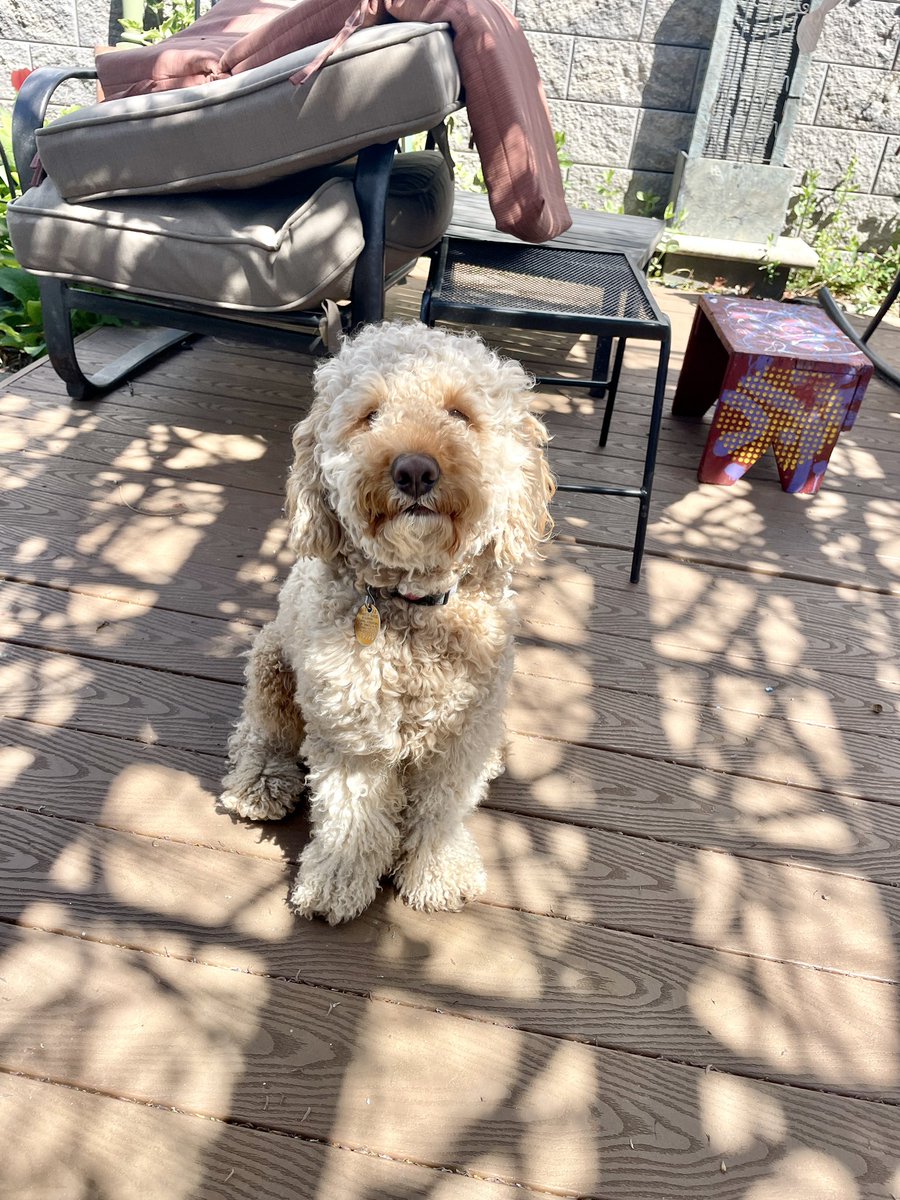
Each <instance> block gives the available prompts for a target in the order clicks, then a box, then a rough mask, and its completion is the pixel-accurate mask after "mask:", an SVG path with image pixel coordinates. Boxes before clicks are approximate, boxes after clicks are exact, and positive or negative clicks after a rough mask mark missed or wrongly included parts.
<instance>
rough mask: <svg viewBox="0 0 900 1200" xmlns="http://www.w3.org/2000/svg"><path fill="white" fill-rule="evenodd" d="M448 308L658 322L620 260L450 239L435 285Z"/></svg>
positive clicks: (579, 252) (617, 256)
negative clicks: (442, 268)
mask: <svg viewBox="0 0 900 1200" xmlns="http://www.w3.org/2000/svg"><path fill="white" fill-rule="evenodd" d="M440 304H441V305H446V306H447V307H448V308H453V307H459V308H462V309H478V308H482V309H487V310H503V311H508V312H513V313H522V314H535V313H543V314H550V313H555V314H558V315H560V316H566V315H572V316H581V317H588V318H603V317H606V318H619V319H626V320H633V321H650V322H658V321H659V320H660V317H659V314H658V313H657V312H656V311H655V309H654V306H653V304H652V303H651V301H650V299H649V298H648V296H647V295H646V293H645V291H644V290H643V288H642V287H641V285H640V282H639V281H638V279H637V276H636V274H635V271H634V268H633V267H632V265H631V263H630V262H629V261H628V259H627V257H626V256H625V255H624V254H618V253H609V252H597V251H590V250H566V251H565V252H561V251H560V250H558V249H555V248H551V247H549V246H522V245H516V246H511V245H507V244H501V243H482V244H479V243H474V242H471V241H459V240H456V239H452V238H451V239H450V244H449V247H448V250H447V258H446V264H445V267H444V273H443V278H442V280H441V283H440Z"/></svg>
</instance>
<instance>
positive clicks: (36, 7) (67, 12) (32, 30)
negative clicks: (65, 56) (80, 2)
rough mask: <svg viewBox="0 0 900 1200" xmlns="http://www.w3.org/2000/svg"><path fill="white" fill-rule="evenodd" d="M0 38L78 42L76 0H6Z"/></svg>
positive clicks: (1, 12)
mask: <svg viewBox="0 0 900 1200" xmlns="http://www.w3.org/2000/svg"><path fill="white" fill-rule="evenodd" d="M0 39H4V40H11V41H29V42H54V43H55V44H57V45H59V44H60V43H62V44H65V43H69V44H70V45H74V44H75V6H74V3H73V0H40V3H35V0H3V3H2V5H0Z"/></svg>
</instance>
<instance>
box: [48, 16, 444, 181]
mask: <svg viewBox="0 0 900 1200" xmlns="http://www.w3.org/2000/svg"><path fill="white" fill-rule="evenodd" d="M319 49H320V47H319V46H312V47H309V48H307V49H305V50H300V51H297V52H296V53H294V54H289V55H286V56H285V57H283V58H279V59H277V60H276V61H275V62H271V63H267V64H266V65H264V66H261V67H256V68H254V69H253V70H250V71H246V72H243V73H242V74H239V75H236V76H234V77H233V78H230V79H223V80H220V81H218V82H215V83H211V84H206V85H203V86H198V87H189V88H182V89H179V90H176V91H166V92H157V93H154V94H151V95H147V96H131V97H127V98H126V99H123V100H113V101H109V102H107V103H104V104H97V105H92V106H90V107H88V108H82V109H80V110H79V111H78V112H76V113H72V114H70V115H69V116H66V117H61V118H60V119H59V120H57V121H54V122H53V124H52V125H48V126H47V127H46V128H45V129H42V130H40V131H39V133H38V135H37V137H38V151H39V154H40V157H41V162H42V163H43V166H44V169H45V170H46V172H47V174H48V175H49V176H50V178H51V179H52V180H53V182H54V183H55V185H56V188H57V191H58V192H59V194H60V195H61V196H64V197H65V198H66V199H67V200H73V201H83V200H92V199H101V198H105V197H110V196H126V195H140V194H143V193H151V192H163V191H166V192H187V191H202V190H205V189H208V188H210V187H220V188H247V187H253V186H256V185H257V184H260V183H265V182H267V181H268V180H273V179H278V178H281V177H282V176H284V175H288V174H293V173H295V172H297V171H299V170H306V169H308V168H310V167H316V166H320V165H322V164H325V163H333V162H337V161H339V160H340V159H343V158H347V157H348V156H349V155H351V154H354V153H356V151H357V150H360V149H361V148H362V147H364V146H368V145H371V144H373V143H375V142H386V141H391V140H392V139H393V138H396V137H400V136H403V135H404V134H408V133H415V132H419V131H422V130H425V129H430V128H431V127H433V126H434V125H436V124H438V123H439V122H440V121H441V120H443V118H444V117H446V116H447V115H448V114H449V113H451V112H453V111H454V110H455V109H457V108H459V107H460V103H459V92H460V83H459V72H458V70H457V66H456V59H455V57H454V55H453V46H452V42H451V39H450V35H449V33H448V32H447V27H446V25H429V24H422V23H404V24H392V25H379V26H375V27H373V28H371V29H363V30H360V31H359V32H358V33H356V34H354V36H353V37H351V38H350V39H349V41H348V42H347V44H346V45H345V46H344V47H343V48H342V49H341V50H340V51H338V52H336V53H335V54H334V55H333V56H332V57H331V58H330V59H329V61H328V62H327V63H326V64H325V66H324V67H323V68H322V69H321V71H320V72H319V73H318V75H317V76H315V78H314V79H313V80H312V81H311V82H310V83H309V84H308V85H306V86H304V87H295V86H294V84H292V83H291V82H290V76H291V75H293V74H294V73H295V72H296V71H298V70H299V69H300V68H301V67H302V66H304V65H305V64H306V63H308V62H311V61H312V60H313V59H314V58H315V56H316V54H317V53H318V51H319Z"/></svg>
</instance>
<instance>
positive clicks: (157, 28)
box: [119, 0, 194, 46]
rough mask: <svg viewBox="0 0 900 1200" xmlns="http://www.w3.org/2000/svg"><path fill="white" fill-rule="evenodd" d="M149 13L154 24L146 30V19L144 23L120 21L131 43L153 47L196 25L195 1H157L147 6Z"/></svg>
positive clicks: (127, 20)
mask: <svg viewBox="0 0 900 1200" xmlns="http://www.w3.org/2000/svg"><path fill="white" fill-rule="evenodd" d="M147 11H148V12H149V13H150V17H151V21H152V24H151V25H150V27H149V28H146V29H145V28H144V26H145V24H146V18H145V19H144V21H134V20H129V19H128V18H127V17H121V18H120V19H119V24H120V25H121V26H122V30H123V32H124V33H126V34H129V35H130V36H129V41H131V42H134V43H135V44H136V45H141V46H152V45H154V44H155V43H156V42H162V41H165V39H166V38H168V37H171V36H172V34H173V33H180V32H181V30H182V29H187V28H188V26H189V25H193V23H194V0H156V3H150V4H148V5H147Z"/></svg>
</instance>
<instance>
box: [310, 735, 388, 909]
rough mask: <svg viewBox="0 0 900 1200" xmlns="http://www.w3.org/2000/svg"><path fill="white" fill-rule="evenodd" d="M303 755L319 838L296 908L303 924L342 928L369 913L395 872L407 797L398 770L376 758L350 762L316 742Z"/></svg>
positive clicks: (314, 832) (312, 841) (315, 838)
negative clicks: (306, 920)
mask: <svg viewBox="0 0 900 1200" xmlns="http://www.w3.org/2000/svg"><path fill="white" fill-rule="evenodd" d="M303 752H304V756H305V757H306V761H307V765H308V768H309V773H308V776H307V780H308V784H309V788H310V796H311V799H310V818H311V823H312V836H311V839H310V842H309V844H308V845H307V846H306V848H305V850H304V851H303V853H302V854H301V856H300V871H299V873H298V875H297V882H296V883H295V884H294V889H293V891H292V892H291V899H290V903H291V907H292V908H293V909H294V911H295V912H297V913H298V914H299V915H300V916H303V917H313V916H322V917H324V918H325V919H326V920H327V921H328V923H329V924H330V925H338V924H339V923H340V922H341V921H350V920H352V919H353V918H354V917H356V916H358V915H359V914H360V913H361V912H362V911H363V910H364V909H366V908H368V906H369V905H370V904H371V903H372V901H373V900H374V899H375V894H376V892H377V891H378V883H379V880H380V879H381V877H382V875H386V874H388V873H389V872H390V870H391V867H392V866H393V865H394V861H395V859H396V856H397V847H398V844H399V840H400V833H399V821H400V813H401V811H402V808H403V803H404V796H403V790H402V788H401V785H400V780H399V778H398V776H397V772H396V770H394V769H393V768H392V767H390V766H388V765H387V764H386V763H385V762H383V761H382V760H380V759H378V758H377V757H375V756H367V757H359V758H347V757H346V756H344V755H341V754H340V753H339V752H337V751H335V750H334V749H333V748H331V747H330V746H328V745H326V744H325V743H322V742H317V741H316V740H315V739H313V738H309V739H308V740H307V742H306V744H305V745H304V747H303Z"/></svg>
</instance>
